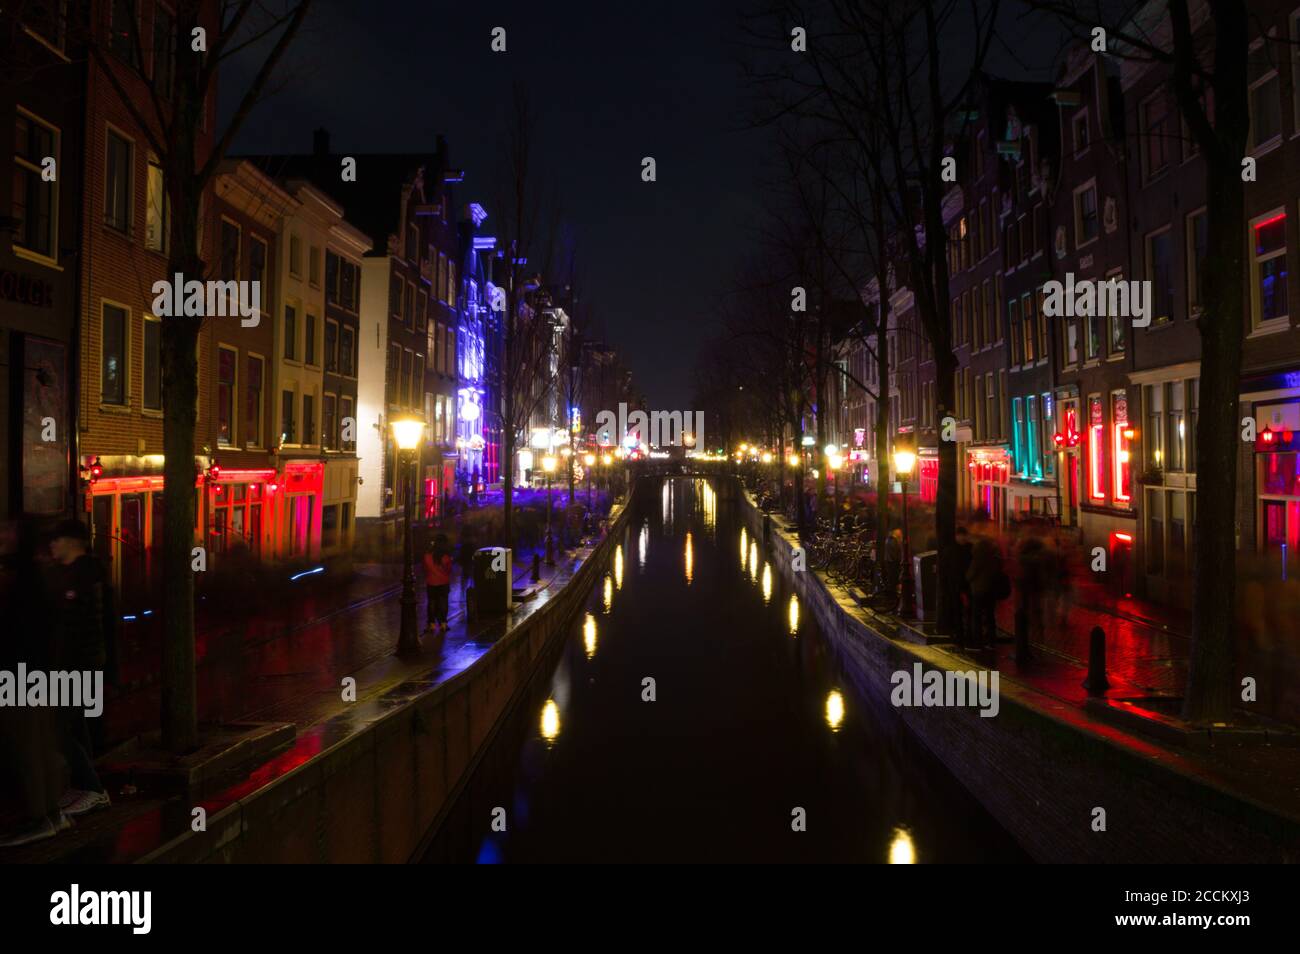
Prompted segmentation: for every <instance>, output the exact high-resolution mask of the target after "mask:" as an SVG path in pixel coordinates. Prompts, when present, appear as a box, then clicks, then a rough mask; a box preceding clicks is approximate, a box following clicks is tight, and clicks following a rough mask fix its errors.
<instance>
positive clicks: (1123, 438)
mask: <svg viewBox="0 0 1300 954" xmlns="http://www.w3.org/2000/svg"><path fill="white" fill-rule="evenodd" d="M1110 422H1111V430H1112V432H1113V434H1114V437H1113V440H1114V452H1113V453H1112V455H1111V462H1112V466H1113V476H1114V486H1113V488H1112V489H1113V491H1114V500H1115V503H1116V504H1127V503H1128V502H1129V500H1130V499H1132V498H1131V493H1132V489H1133V488H1132V464H1131V462H1130V460H1129V448H1130V445H1131V442H1132V440H1133V437H1134V433H1133V429H1132V428H1131V427H1130V426H1129V423H1128V398H1127V396H1126V395H1125V393H1124V392H1123V391H1115V392H1114V393H1112V394H1111V396H1110Z"/></svg>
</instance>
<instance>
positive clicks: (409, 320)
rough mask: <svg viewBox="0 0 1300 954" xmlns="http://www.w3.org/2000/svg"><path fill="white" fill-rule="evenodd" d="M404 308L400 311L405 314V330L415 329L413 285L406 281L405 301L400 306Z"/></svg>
mask: <svg viewBox="0 0 1300 954" xmlns="http://www.w3.org/2000/svg"><path fill="white" fill-rule="evenodd" d="M402 307H403V308H404V309H405V310H404V311H403V312H402V314H403V315H405V316H406V327H407V330H410V331H414V330H415V285H414V283H412V282H407V283H406V302H405V304H404V305H403V306H402Z"/></svg>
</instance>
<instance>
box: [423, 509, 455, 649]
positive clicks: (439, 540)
mask: <svg viewBox="0 0 1300 954" xmlns="http://www.w3.org/2000/svg"><path fill="white" fill-rule="evenodd" d="M451 567H452V558H451V547H450V546H448V545H447V536H446V534H443V533H440V534H438V535H437V536H436V537H434V538H433V542H432V543H430V544H429V549H428V550H427V551H426V552H425V554H424V590H425V594H426V595H427V597H428V603H427V612H428V620H429V622H428V629H430V630H432V629H434V627H435V626H436V627H438V628H441V629H442V630H443V632H446V630H447V597H448V594H449V593H450V592H451Z"/></svg>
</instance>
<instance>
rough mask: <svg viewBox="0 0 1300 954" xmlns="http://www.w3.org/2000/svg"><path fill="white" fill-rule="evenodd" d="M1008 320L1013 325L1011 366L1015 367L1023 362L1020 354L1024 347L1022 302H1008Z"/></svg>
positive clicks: (1013, 300)
mask: <svg viewBox="0 0 1300 954" xmlns="http://www.w3.org/2000/svg"><path fill="white" fill-rule="evenodd" d="M1007 318H1008V320H1009V321H1010V323H1011V366H1012V367H1015V366H1017V365H1019V364H1020V363H1021V361H1022V360H1023V358H1022V357H1021V352H1020V349H1021V347H1023V345H1024V337H1023V333H1022V332H1021V330H1020V302H1018V301H1016V300H1015V299H1012V300H1011V301H1009V302H1007Z"/></svg>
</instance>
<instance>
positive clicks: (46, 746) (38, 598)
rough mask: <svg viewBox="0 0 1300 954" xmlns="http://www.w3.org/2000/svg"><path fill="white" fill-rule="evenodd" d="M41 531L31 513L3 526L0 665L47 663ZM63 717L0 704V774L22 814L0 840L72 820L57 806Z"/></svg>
mask: <svg viewBox="0 0 1300 954" xmlns="http://www.w3.org/2000/svg"><path fill="white" fill-rule="evenodd" d="M36 551H37V532H36V526H35V523H34V522H33V521H32V520H31V519H30V518H26V517H24V518H22V519H21V520H19V521H15V522H12V523H8V524H5V525H3V526H0V606H3V607H4V608H5V616H6V617H7V623H8V625H6V626H4V627H0V670H4V671H6V672H14V673H16V672H17V668H18V666H19V665H20V664H23V665H25V666H26V667H27V669H28V670H29V671H31V670H42V671H44V670H48V669H49V668H50V645H49V642H48V637H49V633H50V632H51V631H52V630H53V627H54V618H53V613H52V608H51V606H50V602H49V599H48V598H47V597H48V594H47V592H46V589H45V585H44V581H43V580H42V579H41V576H40V568H39V567H38V565H37V561H36ZM59 742H60V739H59V725H58V720H57V719H56V712H55V710H53V709H51V708H49V707H48V706H0V769H2V771H0V777H2V778H3V781H4V783H5V786H4V788H5V791H6V792H12V793H13V794H14V795H15V796H16V797H15V798H14V799H13V801H14V803H15V804H16V805H17V808H18V811H19V813H20V817H19V818H18V820H17V823H16V824H15V825H14V826H13V827H11V828H10V829H8V830H7V831H5V832H3V833H0V848H11V847H16V846H18V845H25V844H30V843H31V842H34V841H42V840H44V839H46V838H53V837H54V836H55V835H56V834H57V833H58V832H60V831H65V830H67V829H68V828H70V827H71V825H72V823H71V822H70V821H69V820H68V818H67V816H66V815H64V813H63V811H62V810H61V809H60V808H59V796H60V795H62V794H63V790H64V787H65V786H64V780H65V770H64V765H63V758H62V756H61V755H60V744H59Z"/></svg>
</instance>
